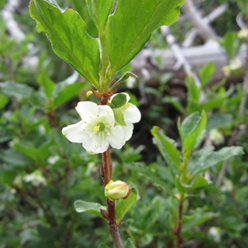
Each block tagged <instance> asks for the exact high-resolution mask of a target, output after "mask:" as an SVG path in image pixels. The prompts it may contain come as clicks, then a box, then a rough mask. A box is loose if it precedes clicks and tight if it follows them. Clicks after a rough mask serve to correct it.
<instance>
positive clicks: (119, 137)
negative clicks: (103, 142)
mask: <svg viewBox="0 0 248 248" xmlns="http://www.w3.org/2000/svg"><path fill="white" fill-rule="evenodd" d="M107 140H108V142H109V144H110V145H111V146H112V147H114V148H116V149H121V148H122V146H123V145H124V144H125V143H126V142H125V141H126V139H125V134H124V131H123V129H122V126H120V125H118V126H115V127H113V128H112V129H111V133H110V135H109V136H108V137H107Z"/></svg>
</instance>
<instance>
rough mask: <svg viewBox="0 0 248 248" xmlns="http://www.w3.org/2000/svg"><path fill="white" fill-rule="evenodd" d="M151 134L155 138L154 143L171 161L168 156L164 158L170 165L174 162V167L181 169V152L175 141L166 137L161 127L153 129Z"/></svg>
mask: <svg viewBox="0 0 248 248" xmlns="http://www.w3.org/2000/svg"><path fill="white" fill-rule="evenodd" d="M151 133H152V135H153V136H154V139H153V141H154V143H155V144H156V145H157V146H158V148H159V150H160V152H161V154H162V155H163V154H167V155H168V156H169V158H170V160H171V161H170V160H168V159H167V157H168V156H164V158H165V159H166V161H167V163H168V164H170V163H171V162H173V163H174V165H175V166H176V167H177V168H179V167H180V152H179V151H178V150H177V148H176V144H175V141H174V140H172V139H170V138H169V137H167V136H166V135H164V134H163V132H162V130H160V129H159V127H153V128H152V130H151ZM158 141H159V142H158Z"/></svg>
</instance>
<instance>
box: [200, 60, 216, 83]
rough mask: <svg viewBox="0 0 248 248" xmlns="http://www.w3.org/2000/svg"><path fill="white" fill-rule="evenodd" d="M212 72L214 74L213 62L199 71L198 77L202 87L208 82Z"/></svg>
mask: <svg viewBox="0 0 248 248" xmlns="http://www.w3.org/2000/svg"><path fill="white" fill-rule="evenodd" d="M214 72H215V65H214V62H209V63H208V64H206V65H205V66H204V67H203V68H202V69H201V70H200V73H199V76H200V81H201V85H202V87H204V86H205V85H207V83H208V82H209V80H210V79H211V78H212V77H213V75H214Z"/></svg>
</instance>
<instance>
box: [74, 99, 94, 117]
mask: <svg viewBox="0 0 248 248" xmlns="http://www.w3.org/2000/svg"><path fill="white" fill-rule="evenodd" d="M76 110H77V112H78V114H79V115H80V117H81V119H82V120H88V119H89V118H92V116H93V115H94V114H97V112H98V106H97V104H96V103H94V102H79V103H78V104H77V106H76Z"/></svg>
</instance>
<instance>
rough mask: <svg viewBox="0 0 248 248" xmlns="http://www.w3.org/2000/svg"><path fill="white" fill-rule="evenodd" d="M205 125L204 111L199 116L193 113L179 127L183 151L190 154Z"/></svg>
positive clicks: (205, 116)
mask: <svg viewBox="0 0 248 248" xmlns="http://www.w3.org/2000/svg"><path fill="white" fill-rule="evenodd" d="M206 124H207V115H206V113H205V111H203V112H202V114H201V115H199V114H198V113H193V114H191V115H190V116H188V117H187V118H186V119H185V120H184V121H183V123H182V126H181V132H182V133H181V135H182V136H181V138H182V143H183V151H184V152H186V153H187V154H188V156H189V155H190V154H191V152H192V150H193V148H194V146H195V144H196V141H197V138H198V136H199V135H200V134H201V132H202V131H203V130H204V128H205V127H206Z"/></svg>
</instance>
